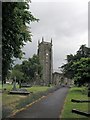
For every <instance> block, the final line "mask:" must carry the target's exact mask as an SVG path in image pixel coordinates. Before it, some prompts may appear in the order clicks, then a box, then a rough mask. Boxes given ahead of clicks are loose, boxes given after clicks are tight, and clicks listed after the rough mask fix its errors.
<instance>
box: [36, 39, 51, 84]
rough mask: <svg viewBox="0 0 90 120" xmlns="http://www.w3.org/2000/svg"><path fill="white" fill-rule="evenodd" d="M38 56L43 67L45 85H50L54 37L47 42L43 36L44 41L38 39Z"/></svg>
mask: <svg viewBox="0 0 90 120" xmlns="http://www.w3.org/2000/svg"><path fill="white" fill-rule="evenodd" d="M38 56H39V59H40V63H41V65H42V67H43V69H42V82H43V84H44V85H49V84H50V83H52V72H53V64H52V39H51V42H45V41H44V38H43V37H42V42H41V43H40V42H39V41H38Z"/></svg>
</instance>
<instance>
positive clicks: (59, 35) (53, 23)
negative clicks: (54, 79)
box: [23, 2, 88, 69]
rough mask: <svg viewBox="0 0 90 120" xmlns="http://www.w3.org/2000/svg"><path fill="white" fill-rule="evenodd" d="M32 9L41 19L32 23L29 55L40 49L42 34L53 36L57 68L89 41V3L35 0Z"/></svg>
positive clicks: (48, 37) (47, 37)
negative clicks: (39, 0) (39, 41)
mask: <svg viewBox="0 0 90 120" xmlns="http://www.w3.org/2000/svg"><path fill="white" fill-rule="evenodd" d="M30 11H32V14H33V15H34V16H36V17H37V18H39V19H40V21H39V22H38V23H37V22H35V23H32V24H31V25H30V27H31V31H32V34H33V37H32V43H27V45H26V46H25V47H24V48H23V50H24V51H25V52H26V55H25V57H26V58H28V57H31V56H32V55H33V54H34V53H37V46H38V40H39V39H40V40H41V37H42V36H44V38H45V40H46V41H50V40H51V37H52V39H53V63H54V69H57V68H58V67H59V66H61V65H62V64H63V63H65V58H66V55H67V54H70V53H73V54H75V52H76V51H77V50H78V48H79V47H80V45H81V44H87V39H88V38H87V34H86V33H87V30H88V4H87V3H84V4H83V3H82V2H81V3H72V2H50V3H49V2H45V3H42V2H37V3H31V5H30Z"/></svg>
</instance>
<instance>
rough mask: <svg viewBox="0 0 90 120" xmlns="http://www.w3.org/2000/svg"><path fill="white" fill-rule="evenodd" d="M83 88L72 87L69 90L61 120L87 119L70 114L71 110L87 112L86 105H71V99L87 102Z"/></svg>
mask: <svg viewBox="0 0 90 120" xmlns="http://www.w3.org/2000/svg"><path fill="white" fill-rule="evenodd" d="M84 89H85V88H84V87H81V88H78V87H73V88H71V89H70V90H69V93H68V95H67V98H66V100H65V103H64V107H63V110H62V114H61V116H60V117H61V118H87V117H85V116H82V115H78V114H75V113H72V109H77V110H80V111H84V112H88V103H73V102H71V99H79V100H88V97H87V94H85V92H84Z"/></svg>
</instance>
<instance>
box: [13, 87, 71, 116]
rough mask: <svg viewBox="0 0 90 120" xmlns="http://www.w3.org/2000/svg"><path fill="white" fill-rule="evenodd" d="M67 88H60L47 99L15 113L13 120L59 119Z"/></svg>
mask: <svg viewBox="0 0 90 120" xmlns="http://www.w3.org/2000/svg"><path fill="white" fill-rule="evenodd" d="M68 89H69V88H68V87H62V88H60V89H58V90H56V91H55V92H53V93H51V94H50V95H48V96H47V97H45V98H43V99H41V100H40V101H38V102H36V103H34V104H33V105H32V106H30V107H28V108H27V109H25V110H23V111H21V112H19V113H17V114H16V115H14V116H13V118H59V116H60V113H61V111H62V108H63V104H64V100H65V98H66V95H67V93H68Z"/></svg>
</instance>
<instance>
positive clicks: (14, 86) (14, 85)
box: [12, 77, 16, 90]
mask: <svg viewBox="0 0 90 120" xmlns="http://www.w3.org/2000/svg"><path fill="white" fill-rule="evenodd" d="M12 90H16V77H15V78H14V80H13V88H12Z"/></svg>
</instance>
